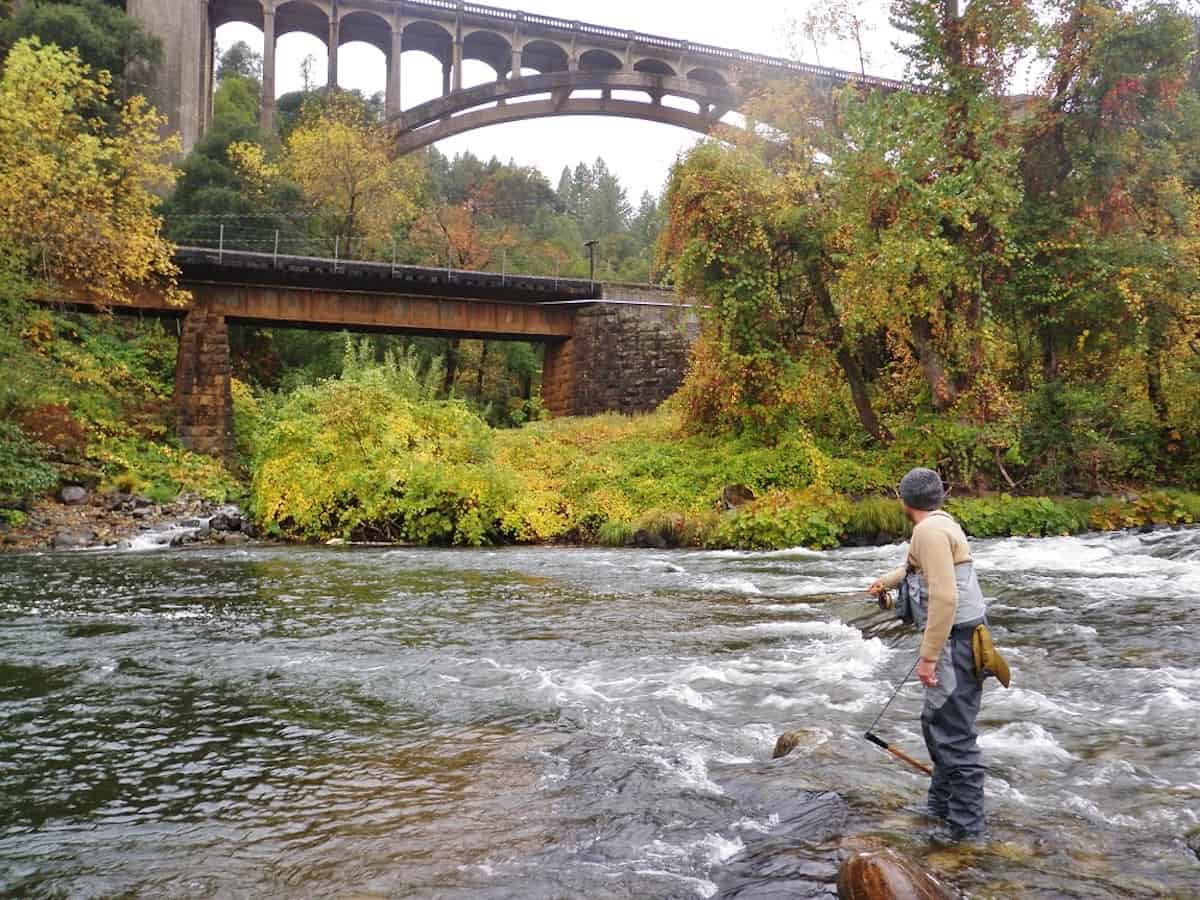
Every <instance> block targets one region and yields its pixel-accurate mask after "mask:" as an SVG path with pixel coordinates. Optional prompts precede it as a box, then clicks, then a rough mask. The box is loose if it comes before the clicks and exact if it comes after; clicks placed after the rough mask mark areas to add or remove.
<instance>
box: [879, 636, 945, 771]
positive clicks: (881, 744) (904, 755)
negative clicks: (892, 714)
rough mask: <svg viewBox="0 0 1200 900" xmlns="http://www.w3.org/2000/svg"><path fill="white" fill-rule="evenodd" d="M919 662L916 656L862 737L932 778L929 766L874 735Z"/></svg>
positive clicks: (919, 658) (919, 659)
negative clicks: (880, 721)
mask: <svg viewBox="0 0 1200 900" xmlns="http://www.w3.org/2000/svg"><path fill="white" fill-rule="evenodd" d="M920 661H921V657H920V656H918V657H917V658H916V659H915V660H914V661H913V664H912V668H910V669H909V670H908V674H907V675H905V676H904V678H903V680H901V682H900V683H899V684H898V685H896V689H895V690H894V691H892V696H890V697H888V702H887V703H885V704H883V709H881V710H880V711H879V715H877V716H876V717H875V721H874V722H872V723H871V727H870V728H868V729H867V733H866V734H865V735H863V737H865V738H866V739H867V740H868V741H870V742H871V743H872V744H874V745H875V746H876V747H879V748H880V749H881V750H884V751H886V752H888V753H890V754H892V756H894V757H896V759H898V760H900V761H901V762H903V763H905V764H907V765H910V766H912V767H913V768H914V769H916V770H917V771H918V772H923V773H924V774H926V775H928V776H929V777H930V778H932V777H933V769H931V768H929V766H927V765H925V763H923V762H921V761H920V760H917V759H913V758H912V757H911V756H909V755H908V754H907V753H905V752H904V751H903V750H901V749H900V748H899V747H893V746H892V745H891V744H889V743H888V742H887V741H885V740H884V739H883V738H881V737H880V736H879V735H877V734H876V733H875V726H876V725H878V724H879V720H880V719H882V718H883V714H884V713H886V712H887V711H888V707H890V706H891V705H892V701H894V700H895V699H896V697H897V696H898V695H899V694H900V690H901V688H903V687H904V685H906V684H908V679H910V678H912V676H913V672H915V671H917V663H919V662H920Z"/></svg>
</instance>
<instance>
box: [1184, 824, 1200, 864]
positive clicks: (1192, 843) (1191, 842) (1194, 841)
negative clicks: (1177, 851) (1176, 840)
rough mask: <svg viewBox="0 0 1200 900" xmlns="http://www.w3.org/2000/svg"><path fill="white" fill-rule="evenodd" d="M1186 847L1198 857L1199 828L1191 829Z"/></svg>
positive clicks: (1199, 850) (1199, 856) (1199, 845)
mask: <svg viewBox="0 0 1200 900" xmlns="http://www.w3.org/2000/svg"><path fill="white" fill-rule="evenodd" d="M1187 845H1188V849H1189V850H1191V851H1192V852H1193V853H1195V854H1196V858H1197V859H1200V828H1194V829H1192V832H1191V834H1189V835H1188V836H1187Z"/></svg>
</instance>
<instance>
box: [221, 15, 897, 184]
mask: <svg viewBox="0 0 1200 900" xmlns="http://www.w3.org/2000/svg"><path fill="white" fill-rule="evenodd" d="M816 2H820V0H816ZM494 5H497V6H509V7H510V8H521V9H523V10H525V11H526V12H530V13H541V14H543V15H554V16H558V17H560V18H564V19H578V20H582V21H587V22H593V23H595V24H599V25H608V26H612V27H616V28H620V29H627V30H636V31H642V32H647V33H651V34H661V35H666V36H668V37H673V38H677V39H680V40H689V41H693V42H696V43H706V44H716V45H719V46H725V47H732V48H734V49H738V50H748V51H752V52H757V53H769V54H774V55H783V56H794V55H795V52H794V48H793V47H792V46H791V41H790V39H789V37H788V28H787V23H788V21H789V20H791V19H794V18H796V17H798V16H800V15H802V14H803V13H804V12H805V11H806V6H805V4H804V3H782V4H781V3H779V2H778V0H738V2H725V3H720V4H717V3H705V2H696V0H650V2H647V0H608V2H606V3H603V4H598V3H594V2H590V3H585V2H582V0H521V2H520V3H512V4H506V3H502V2H497V3H495V4H494ZM887 5H888V4H887V0H863V2H862V3H860V4H859V6H858V8H859V10H860V11H861V12H862V13H863V14H864V15H865V16H866V17H869V18H870V19H871V21H872V22H873V23H874V25H875V30H874V31H873V33H871V34H870V35H869V38H868V41H869V52H870V57H871V58H870V61H869V62H868V68H867V71H868V72H872V73H874V74H878V75H887V76H891V77H899V76H900V75H901V74H903V62H902V60H901V58H900V57H899V55H898V54H897V53H896V52H895V51H894V50H893V49H892V46H891V44H892V41H893V39H894V38H895V33H894V32H893V31H892V30H891V29H890V28H889V26H888V24H887V15H886V10H887ZM237 40H244V41H245V42H246V43H248V44H250V46H252V47H254V48H255V49H257V50H261V49H262V32H261V31H259V30H258V29H257V28H254V27H251V26H247V25H238V24H229V25H225V26H222V27H221V28H220V29H219V30H218V32H217V43H218V46H219V47H228V46H229V45H231V44H232V43H233V42H234V41H237ZM276 46H277V54H276V55H277V68H276V86H277V92H278V93H280V94H284V93H287V92H289V91H294V90H298V89H300V87H301V86H302V79H301V75H300V69H301V62H302V60H303V59H304V58H305V57H306V56H307V55H308V54H312V55H314V56H316V57H317V59H318V60H319V64H318V65H317V66H315V67H314V72H313V80H314V82H315V83H316V84H324V82H325V58H326V56H325V45H324V43H322V42H321V41H319V40H317V39H316V38H314V37H311V36H309V35H304V34H289V35H285V36H284V37H282V38H280V39H279V41H278V43H277V45H276ZM802 49H803V57H804V59H805V61H807V62H816V59H815V55H814V51H813V49H812V48H811V47H804V48H802ZM820 62H821V63H822V64H824V65H828V66H836V67H838V68H844V69H857V68H858V57H857V51H856V50H855V49H854V47H853V46H850V45H846V46H841V45H835V46H830V47H826V48H824V49H822V50H821V59H820ZM403 67H404V68H403V71H402V79H403V85H404V88H403V91H402V95H401V96H402V101H403V105H404V107H405V108H406V109H407V108H408V107H410V106H413V105H414V104H417V103H422V102H424V101H426V100H429V99H432V98H433V97H435V96H437V95H438V94H440V93H441V86H442V73H441V65H440V64H439V63H437V62H436V61H434V59H433V58H432V57H430V56H428V55H426V54H423V53H419V52H412V53H405V54H404V55H403ZM463 76H464V84H465V85H467V86H470V85H472V84H478V83H480V82H483V81H491V80H494V78H495V75H494V73H493V72H492V70H491V69H490V68H488V67H487V66H485V65H484V64H483V63H479V62H471V61H468V62H467V63H466V65H465V66H464V68H463ZM338 80H339V82H340V83H341V86H342V87H344V88H357V89H359V90H361V91H363V92H364V93H365V94H368V95H370V94H374V93H376V92H380V91H383V90H384V87H385V83H386V71H385V62H384V56H383V54H382V53H381V52H380V51H379V50H377V49H375V48H374V47H372V46H370V45H367V44H362V43H356V44H345V45H343V46H342V48H341V51H340V53H339V56H338ZM693 108H694V107H693ZM697 140H698V137H697V135H695V134H694V133H692V132H690V131H684V130H682V129H678V128H674V127H672V126H669V125H659V124H656V123H653V122H643V121H640V120H635V119H620V118H589V117H570V118H566V117H564V118H557V119H539V120H532V121H527V122H514V123H510V124H505V125H495V126H492V127H490V128H486V129H481V130H479V131H474V132H470V133H468V134H464V135H459V136H458V137H454V138H450V139H449V140H446V141H443V142H442V143H440V144H439V145H438V147H439V149H441V150H442V152H444V153H446V154H448V155H450V156H453V155H454V154H456V153H462V152H465V151H468V150H469V151H470V152H472V153H474V154H475V155H477V156H480V157H483V158H485V159H488V158H491V157H492V156H498V157H499V158H500V159H501V160H504V161H508V160H513V161H515V162H517V163H518V164H521V165H533V166H537V167H538V168H539V169H541V170H542V171H543V172H545V173H546V176H547V177H548V178H549V179H550V181H551V183H552V184H555V185H557V183H558V177H559V174H560V173H561V172H562V169H563V167H564V166H572V167H573V166H574V165H575V164H576V163H578V162H580V161H588V162H590V161H592V160H594V159H595V158H596V157H597V156H602V157H604V159H605V161H606V162H607V163H608V165H609V168H611V169H612V170H613V171H615V172H616V173H617V174H618V175H619V176H620V177H621V180H622V181H623V182H624V184H625V185H626V186H627V187H628V189H629V195H630V200H631V201H632V202H634V203H635V204H636V202H637V199H638V198H639V197H640V196H641V194H642V192H643V191H650V192H652V193H658V191H659V190H660V189H661V188H662V186H663V184H664V182H665V181H666V177H667V173H668V170H669V169H670V166H671V163H672V162H674V160H675V158H676V157H677V156H678V155H679V153H680V152H682V151H684V150H686V149H687V148H688V147H691V146H692V145H693V144H694V143H695V142H696V141H697Z"/></svg>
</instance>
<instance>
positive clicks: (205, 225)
mask: <svg viewBox="0 0 1200 900" xmlns="http://www.w3.org/2000/svg"><path fill="white" fill-rule="evenodd" d="M306 226H311V222H308V221H306V219H305V217H303V216H298V217H290V216H289V215H288V214H286V213H261V214H233V215H220V214H192V215H181V216H175V217H173V218H172V220H171V221H170V222H169V223H168V231H167V234H168V237H170V239H171V240H172V241H174V243H175V244H176V246H177V247H178V248H179V249H180V250H184V249H186V250H187V251H188V252H189V253H191V254H193V256H198V255H201V254H204V255H205V257H204V258H206V259H209V258H211V259H214V260H217V261H220V260H224V259H226V258H229V259H236V258H239V257H240V258H244V259H251V258H253V259H255V260H257V261H258V262H259V263H262V264H265V265H267V266H281V267H286V266H290V267H292V268H297V267H303V264H307V263H306V262H303V261H307V262H310V263H320V264H322V265H325V264H327V266H328V267H329V268H330V269H331V270H332V271H336V270H337V269H338V268H339V267H341V268H361V267H366V268H361V270H362V271H364V272H367V271H369V272H386V271H389V270H390V271H392V272H401V271H403V270H406V269H407V270H413V271H420V272H433V271H437V272H440V273H443V274H444V275H445V276H447V281H454V280H455V279H456V278H459V279H461V278H463V277H468V276H473V275H482V274H487V275H490V276H498V277H500V278H501V280H503V279H506V278H507V279H520V280H526V281H528V280H530V279H532V280H534V281H538V282H541V281H544V282H546V283H561V284H568V285H570V284H578V283H584V284H588V283H591V282H590V280H589V279H588V278H587V277H586V275H580V274H579V273H580V272H581V271H582V272H586V262H585V259H586V257H585V255H584V254H583V253H582V252H581V253H580V256H579V259H578V260H577V261H576V264H575V265H574V266H568V267H566V271H564V267H563V266H562V264H561V263H559V264H558V267H557V269H556V270H555V271H553V272H542V273H537V274H524V273H522V272H520V271H513V267H510V265H509V258H508V248H507V246H506V245H503V244H498V245H495V246H483V247H479V248H477V250H478V253H479V256H480V257H481V258H482V257H485V256H486V258H487V262H486V263H484V264H483V265H480V266H478V267H476V268H473V269H469V268H463V267H461V266H457V265H455V263H454V261H453V260H452V259H451V256H450V253H449V252H444V253H442V254H440V259H435V258H433V256H435V255H437V254H428V253H427V254H415V253H406V252H405V249H406V248H405V247H404V246H403V244H402V243H401V242H394V243H393V244H392V245H391V246H390V247H382V248H381V247H374V248H372V250H371V252H367V251H366V250H365V249H364V245H363V244H362V243H361V242H357V241H356V242H355V243H354V244H352V245H350V247H347V245H346V243H345V242H344V241H343V240H342V239H340V238H338V237H336V236H335V237H328V238H320V237H315V236H314V232H313V230H312V228H311V227H306ZM445 249H446V250H447V251H449V249H450V248H448V247H447V248H445ZM604 271H606V270H605V269H604V268H603V265H602V266H601V268H600V269H599V270H598V271H597V277H598V278H599V276H601V275H602V274H603V273H604ZM610 274H611V272H610ZM597 283H598V282H597Z"/></svg>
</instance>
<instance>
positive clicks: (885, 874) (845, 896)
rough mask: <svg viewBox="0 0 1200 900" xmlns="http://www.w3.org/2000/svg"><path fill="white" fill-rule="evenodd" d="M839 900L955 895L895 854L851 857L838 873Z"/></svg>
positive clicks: (938, 899)
mask: <svg viewBox="0 0 1200 900" xmlns="http://www.w3.org/2000/svg"><path fill="white" fill-rule="evenodd" d="M837 891H838V897H839V898H841V900H952V898H954V897H955V894H954V893H953V892H952V891H951V890H950V889H949V888H947V887H946V886H945V885H943V884H942V883H941V882H940V881H938V880H937V879H936V878H934V877H933V876H932V875H930V874H929V873H928V872H926V871H925V870H924V869H922V868H921V867H920V866H918V865H917V864H916V863H915V862H913V861H912V860H910V859H908V858H906V857H904V856H901V855H900V854H899V853H897V852H896V851H895V850H891V849H885V850H871V851H867V852H863V853H855V854H854V855H853V856H851V857H850V858H849V859H847V860H846V861H845V862H844V863H842V868H841V871H839V872H838V881H837Z"/></svg>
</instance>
